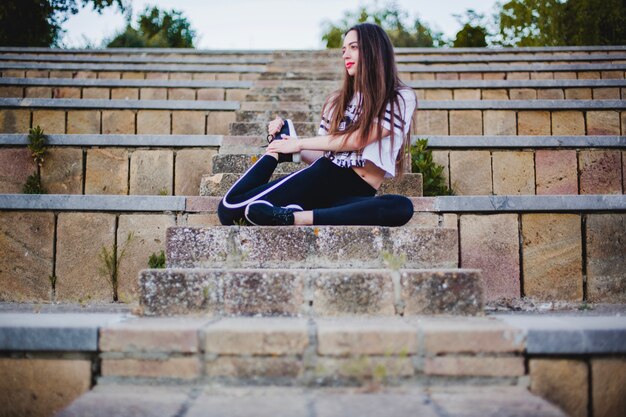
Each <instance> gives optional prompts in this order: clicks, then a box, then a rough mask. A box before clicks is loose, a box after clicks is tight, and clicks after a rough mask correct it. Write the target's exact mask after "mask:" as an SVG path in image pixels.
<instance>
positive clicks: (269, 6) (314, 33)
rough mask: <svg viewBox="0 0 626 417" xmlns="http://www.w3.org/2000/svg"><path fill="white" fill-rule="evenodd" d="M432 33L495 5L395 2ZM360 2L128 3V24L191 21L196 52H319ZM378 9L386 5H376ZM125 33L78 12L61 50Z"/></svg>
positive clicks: (110, 20) (108, 16)
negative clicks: (178, 16) (159, 17)
mask: <svg viewBox="0 0 626 417" xmlns="http://www.w3.org/2000/svg"><path fill="white" fill-rule="evenodd" d="M396 3H397V4H398V5H399V7H400V9H402V10H405V11H407V12H408V13H409V22H408V23H409V24H410V23H413V21H414V20H415V18H416V17H419V18H420V20H421V21H422V22H425V23H427V24H428V25H429V26H430V27H431V28H433V29H436V30H438V31H441V32H443V33H444V35H445V36H446V37H447V38H453V37H454V35H455V34H456V32H457V31H458V30H459V29H460V25H459V24H458V22H457V21H456V19H455V18H454V17H453V16H452V15H453V14H464V12H465V10H467V9H474V10H475V11H476V12H478V13H484V14H485V15H486V16H491V14H493V12H494V5H495V3H496V0H439V1H433V0H396ZM372 4H374V1H364V0H148V1H146V0H133V1H132V8H133V22H135V21H136V17H137V15H138V14H139V13H140V12H142V11H143V10H144V8H145V7H146V6H147V5H150V6H153V5H155V6H157V7H159V8H160V9H162V10H163V9H165V10H170V9H177V10H180V11H182V12H183V13H184V15H185V16H186V17H187V18H188V19H189V20H190V21H191V24H192V27H193V28H194V29H195V30H196V32H197V34H198V37H197V40H196V47H198V48H200V49H319V48H323V47H324V44H323V43H322V41H321V38H322V23H323V22H324V21H328V20H329V21H332V22H338V21H339V20H340V19H341V17H343V15H344V12H345V11H356V10H357V8H358V7H360V6H362V5H365V6H368V5H372ZM378 4H379V5H385V4H389V2H385V1H382V2H379V3H378ZM124 27H125V20H124V17H123V16H122V14H121V13H120V12H119V11H117V10H116V9H114V8H109V9H108V10H106V11H105V12H103V14H102V15H99V14H98V13H95V12H92V11H91V10H89V9H87V8H86V9H83V10H82V11H80V12H79V13H78V14H77V15H75V16H72V17H71V18H70V19H68V20H67V21H66V22H65V24H64V26H63V28H64V29H66V31H67V32H66V34H65V36H64V37H63V43H64V45H65V46H66V47H85V46H87V45H91V46H95V47H99V46H102V41H103V39H105V38H111V37H113V35H114V34H115V33H116V32H117V31H120V30H122V29H123V28H124Z"/></svg>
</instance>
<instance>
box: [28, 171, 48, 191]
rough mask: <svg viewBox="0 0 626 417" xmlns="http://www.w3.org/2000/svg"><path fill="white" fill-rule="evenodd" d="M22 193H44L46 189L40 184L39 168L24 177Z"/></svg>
mask: <svg viewBox="0 0 626 417" xmlns="http://www.w3.org/2000/svg"><path fill="white" fill-rule="evenodd" d="M22 193H24V194H46V190H45V189H44V188H43V186H42V185H41V176H40V175H39V170H37V171H35V172H34V173H33V174H31V175H29V176H28V178H26V184H24V187H22Z"/></svg>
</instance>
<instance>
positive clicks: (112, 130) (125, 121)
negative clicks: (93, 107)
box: [102, 110, 135, 135]
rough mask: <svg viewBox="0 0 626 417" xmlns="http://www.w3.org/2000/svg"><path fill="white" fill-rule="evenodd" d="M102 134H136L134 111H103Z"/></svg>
mask: <svg viewBox="0 0 626 417" xmlns="http://www.w3.org/2000/svg"><path fill="white" fill-rule="evenodd" d="M102 133H103V134H105V135H107V134H113V135H118V134H127V135H134V134H135V112H134V111H132V110H103V111H102Z"/></svg>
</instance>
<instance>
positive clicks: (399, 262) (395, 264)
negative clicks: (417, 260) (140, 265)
mask: <svg viewBox="0 0 626 417" xmlns="http://www.w3.org/2000/svg"><path fill="white" fill-rule="evenodd" d="M381 255H382V257H383V262H384V263H385V266H386V267H387V268H389V269H393V270H394V271H397V270H400V269H402V267H403V266H404V265H405V264H406V253H401V254H399V255H397V254H394V253H391V252H388V251H382V253H381Z"/></svg>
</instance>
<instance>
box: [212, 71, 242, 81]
mask: <svg viewBox="0 0 626 417" xmlns="http://www.w3.org/2000/svg"><path fill="white" fill-rule="evenodd" d="M215 79H216V80H223V81H239V74H238V73H236V72H227V73H223V74H215Z"/></svg>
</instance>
